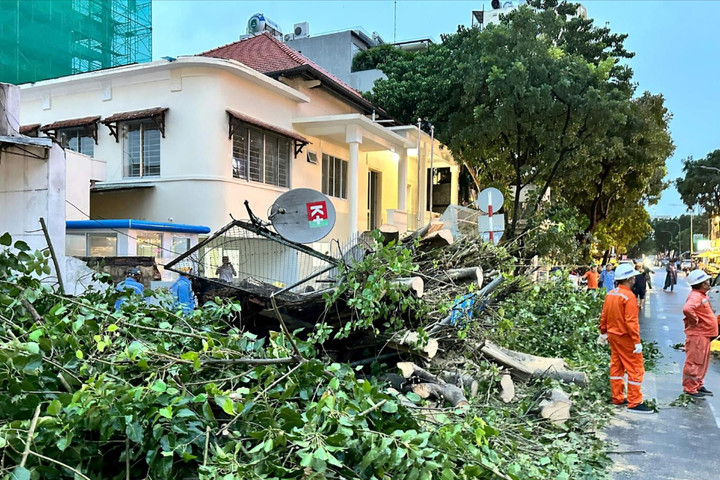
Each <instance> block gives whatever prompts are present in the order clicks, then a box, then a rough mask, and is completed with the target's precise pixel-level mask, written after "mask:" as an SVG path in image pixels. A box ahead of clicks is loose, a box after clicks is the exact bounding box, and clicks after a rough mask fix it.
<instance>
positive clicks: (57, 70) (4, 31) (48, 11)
mask: <svg viewBox="0 0 720 480" xmlns="http://www.w3.org/2000/svg"><path fill="white" fill-rule="evenodd" d="M0 19H2V21H1V22H0V52H2V54H0V82H7V83H15V84H19V83H26V82H36V81H38V80H45V79H49V78H57V77H63V76H67V75H71V74H74V73H82V72H88V71H91V70H100V69H103V68H109V67H117V66H119V65H128V64H131V63H141V62H149V61H150V60H151V58H152V42H151V37H152V36H151V31H152V0H112V1H106V0H75V1H69V0H68V1H57V0H53V1H49V0H32V1H28V0H22V1H17V0H0Z"/></svg>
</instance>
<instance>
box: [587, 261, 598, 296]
mask: <svg viewBox="0 0 720 480" xmlns="http://www.w3.org/2000/svg"><path fill="white" fill-rule="evenodd" d="M583 278H584V279H585V280H586V281H587V289H588V290H593V291H595V290H597V288H598V280H599V279H600V274H599V273H597V271H595V266H594V265H590V269H588V271H587V272H585V275H583Z"/></svg>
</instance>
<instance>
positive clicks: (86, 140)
mask: <svg viewBox="0 0 720 480" xmlns="http://www.w3.org/2000/svg"><path fill="white" fill-rule="evenodd" d="M80 153H82V154H83V155H87V156H88V157H93V156H94V155H95V140H93V138H92V137H91V136H89V135H83V136H81V137H80Z"/></svg>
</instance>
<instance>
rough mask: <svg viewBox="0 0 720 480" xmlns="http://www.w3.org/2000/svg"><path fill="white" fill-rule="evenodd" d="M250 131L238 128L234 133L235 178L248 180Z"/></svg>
mask: <svg viewBox="0 0 720 480" xmlns="http://www.w3.org/2000/svg"><path fill="white" fill-rule="evenodd" d="M247 161H248V129H247V128H246V127H241V126H239V125H238V126H237V127H236V128H235V132H234V133H233V177H235V178H243V179H245V180H247V178H248V176H247Z"/></svg>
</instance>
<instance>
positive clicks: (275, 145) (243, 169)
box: [233, 125, 292, 188]
mask: <svg viewBox="0 0 720 480" xmlns="http://www.w3.org/2000/svg"><path fill="white" fill-rule="evenodd" d="M291 152H292V141H291V140H290V139H289V138H286V137H283V136H280V135H273V134H272V133H267V132H263V131H262V130H259V129H255V128H250V127H247V126H246V125H238V126H237V127H236V128H235V130H234V133H233V177H235V178H241V179H244V180H252V181H253V182H260V183H266V184H268V185H276V186H278V187H286V188H287V187H290V159H291V158H292V153H291Z"/></svg>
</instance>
